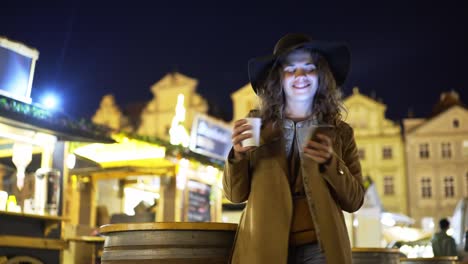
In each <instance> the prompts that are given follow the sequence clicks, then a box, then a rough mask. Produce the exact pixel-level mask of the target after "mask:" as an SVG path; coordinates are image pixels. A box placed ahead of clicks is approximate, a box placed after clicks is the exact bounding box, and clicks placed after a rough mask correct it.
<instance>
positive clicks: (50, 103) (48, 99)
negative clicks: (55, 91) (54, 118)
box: [42, 94, 58, 109]
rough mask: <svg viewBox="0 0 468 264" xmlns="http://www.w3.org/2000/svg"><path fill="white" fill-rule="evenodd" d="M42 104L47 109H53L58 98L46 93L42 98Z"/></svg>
mask: <svg viewBox="0 0 468 264" xmlns="http://www.w3.org/2000/svg"><path fill="white" fill-rule="evenodd" d="M42 105H43V106H44V107H45V108H47V109H55V108H56V107H57V105H58V99H57V97H56V96H54V95H51V94H49V95H46V96H45V97H44V98H43V99H42Z"/></svg>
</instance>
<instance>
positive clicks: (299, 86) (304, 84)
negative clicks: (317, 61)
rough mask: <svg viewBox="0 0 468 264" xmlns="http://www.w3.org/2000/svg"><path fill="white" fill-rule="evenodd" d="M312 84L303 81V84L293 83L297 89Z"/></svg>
mask: <svg viewBox="0 0 468 264" xmlns="http://www.w3.org/2000/svg"><path fill="white" fill-rule="evenodd" d="M309 86H310V83H302V84H293V87H294V88H296V89H304V88H307V87H309Z"/></svg>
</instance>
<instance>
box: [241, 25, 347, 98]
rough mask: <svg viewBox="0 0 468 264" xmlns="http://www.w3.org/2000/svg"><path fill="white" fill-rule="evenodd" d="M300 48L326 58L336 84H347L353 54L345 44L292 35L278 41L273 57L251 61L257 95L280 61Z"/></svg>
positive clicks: (250, 74) (252, 79)
mask: <svg viewBox="0 0 468 264" xmlns="http://www.w3.org/2000/svg"><path fill="white" fill-rule="evenodd" d="M299 48H305V49H307V50H310V51H313V52H317V53H319V54H321V55H322V56H324V58H325V59H326V60H327V62H328V65H329V66H330V70H331V72H332V74H333V77H334V78H335V81H336V84H337V85H338V86H341V85H342V84H343V83H344V82H345V80H346V76H347V75H348V72H349V68H350V64H351V54H350V52H349V49H348V46H347V45H346V44H345V43H341V42H329V41H321V40H314V39H312V38H311V37H310V36H308V35H305V34H302V33H290V34H287V35H285V36H284V37H282V38H281V39H280V40H278V42H277V43H276V45H275V48H274V50H273V54H272V55H269V56H264V57H257V58H253V59H250V60H249V65H248V71H249V79H250V83H251V84H252V87H253V89H254V91H255V93H258V89H259V87H260V85H261V84H262V83H263V82H264V81H265V80H266V79H267V78H268V75H269V73H270V70H271V69H272V68H273V67H274V66H275V65H276V63H277V62H278V59H280V58H284V57H285V56H286V55H287V54H289V53H290V52H291V51H293V50H296V49H299Z"/></svg>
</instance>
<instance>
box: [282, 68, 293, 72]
mask: <svg viewBox="0 0 468 264" xmlns="http://www.w3.org/2000/svg"><path fill="white" fill-rule="evenodd" d="M284 71H285V72H290V73H291V72H294V68H292V67H286V68H284Z"/></svg>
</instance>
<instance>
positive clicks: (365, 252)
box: [353, 248, 401, 264]
mask: <svg viewBox="0 0 468 264" xmlns="http://www.w3.org/2000/svg"><path fill="white" fill-rule="evenodd" d="M400 257H401V253H400V251H399V250H398V249H390V248H353V264H377V263H379V264H399V263H400Z"/></svg>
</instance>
